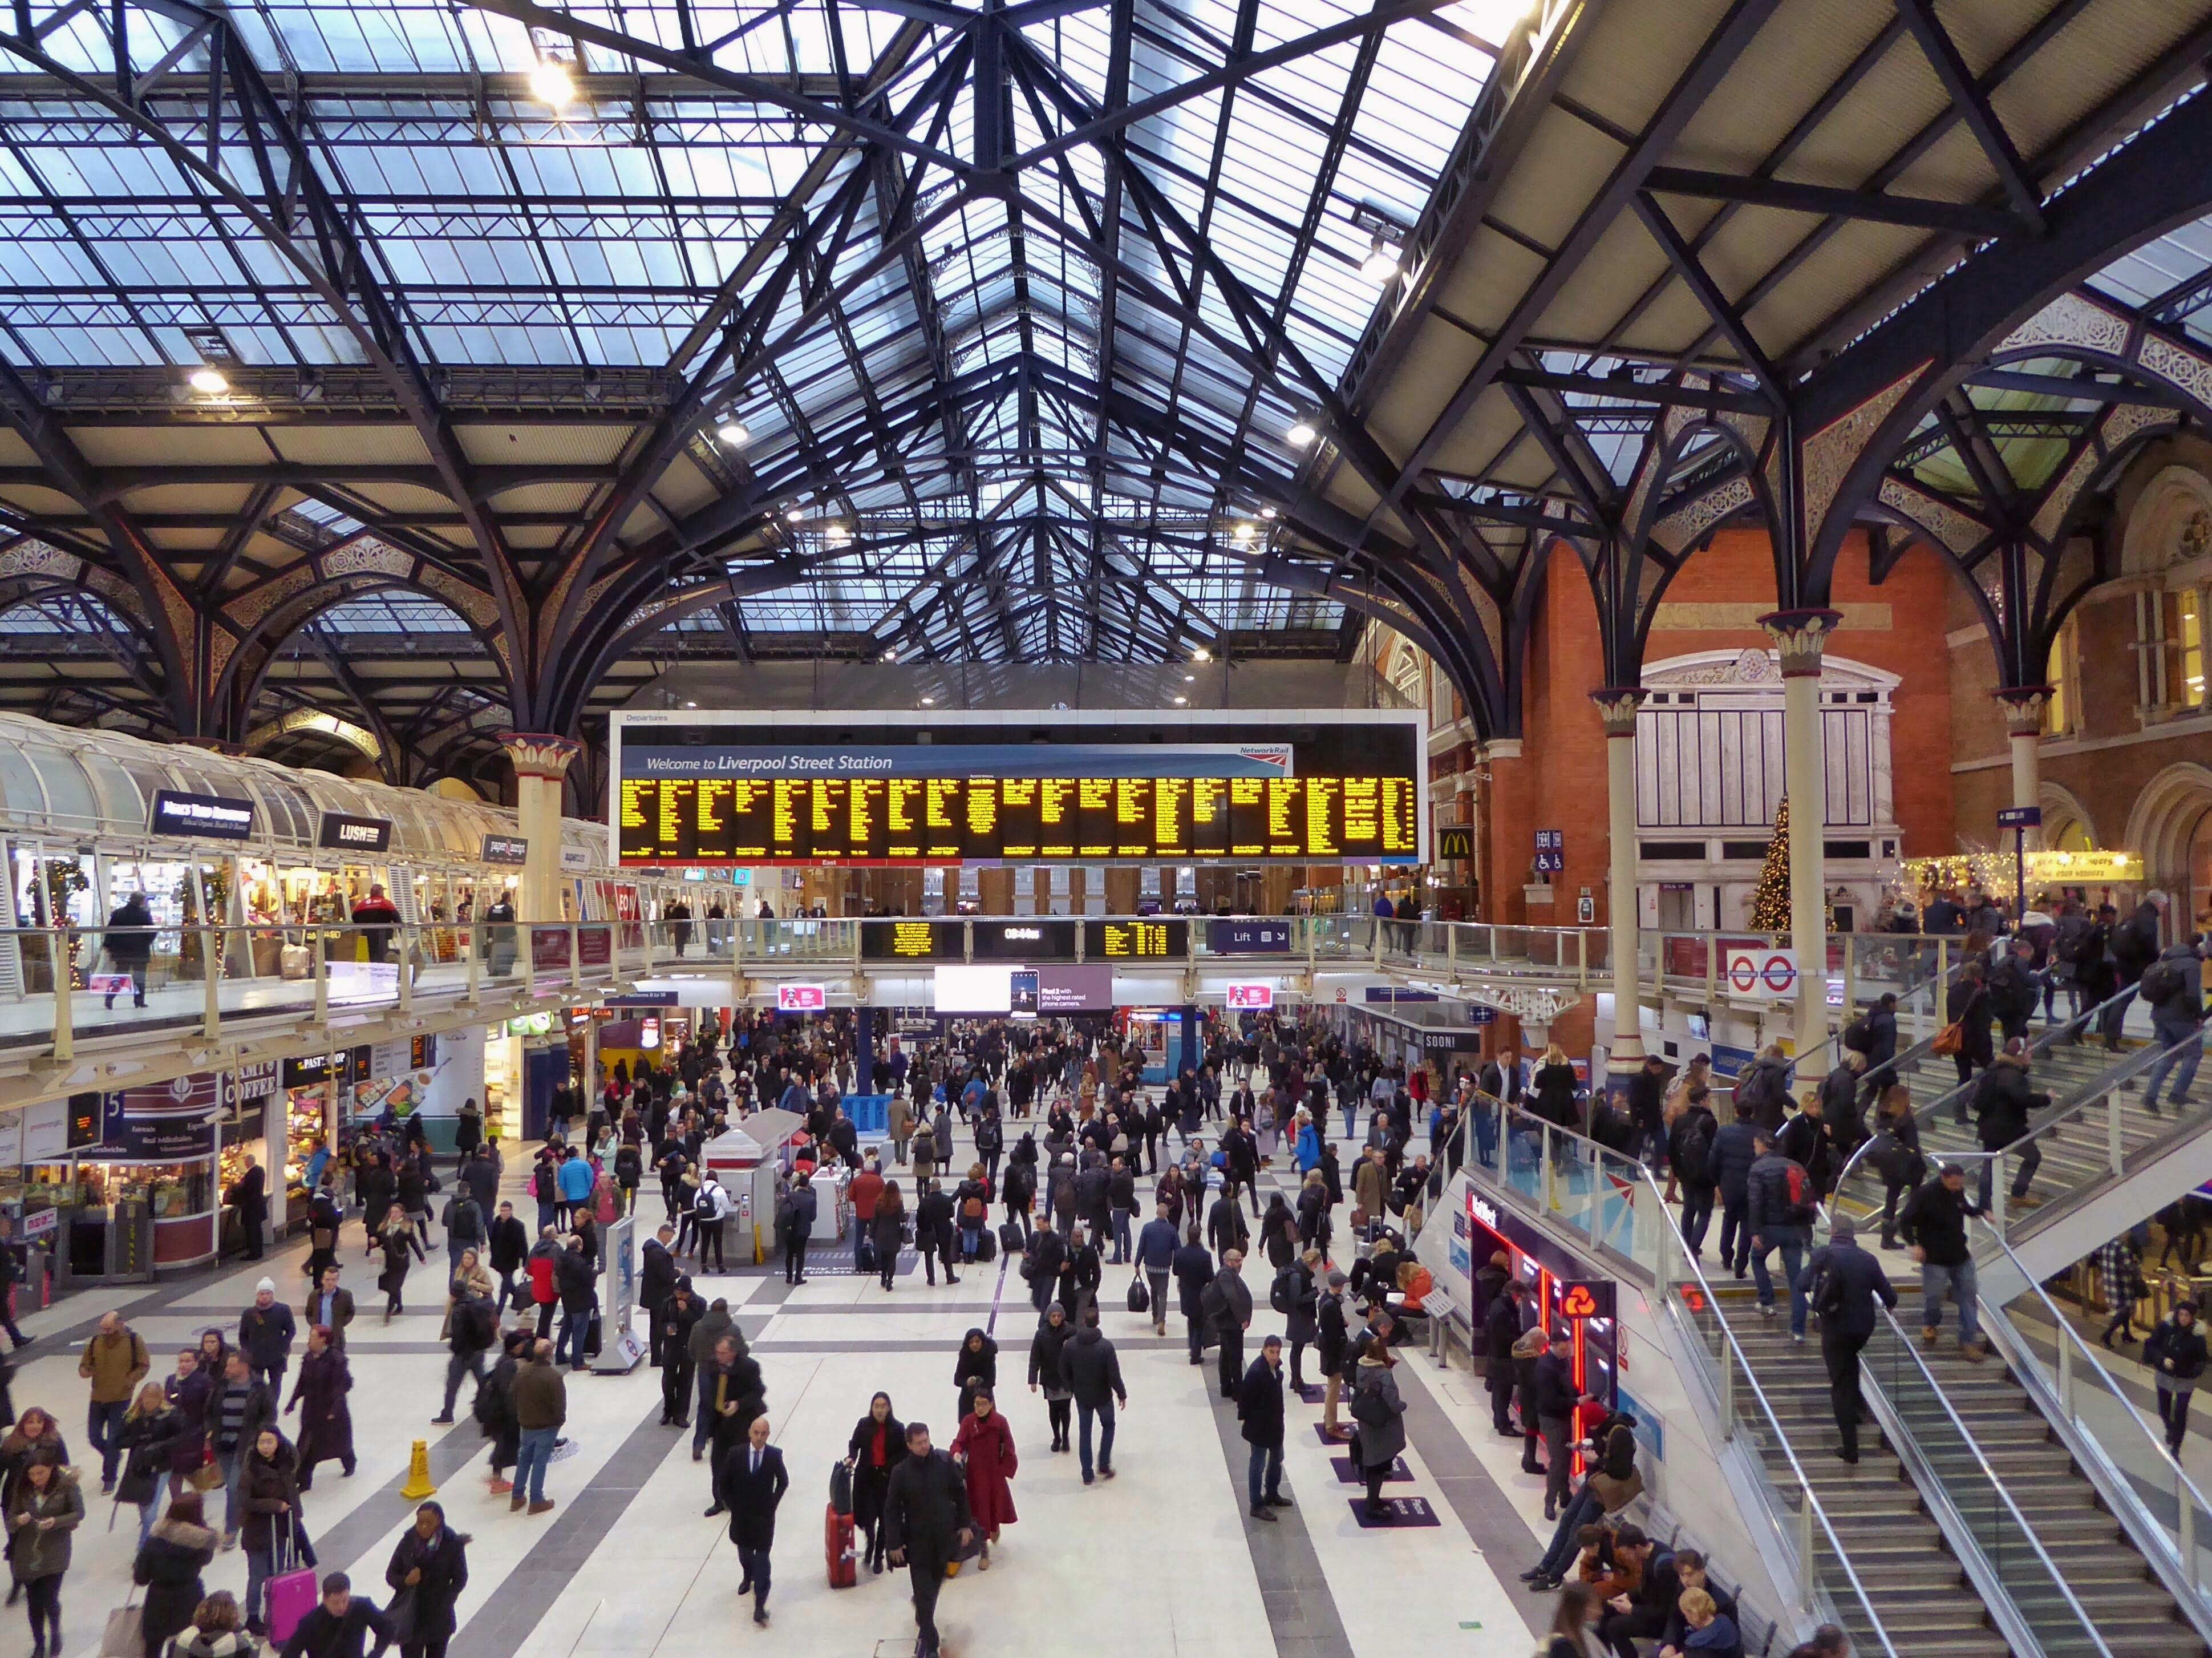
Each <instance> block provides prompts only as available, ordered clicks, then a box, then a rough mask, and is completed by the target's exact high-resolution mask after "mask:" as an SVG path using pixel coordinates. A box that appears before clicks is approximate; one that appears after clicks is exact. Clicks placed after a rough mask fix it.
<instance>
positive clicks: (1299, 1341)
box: [1269, 1249, 1322, 1398]
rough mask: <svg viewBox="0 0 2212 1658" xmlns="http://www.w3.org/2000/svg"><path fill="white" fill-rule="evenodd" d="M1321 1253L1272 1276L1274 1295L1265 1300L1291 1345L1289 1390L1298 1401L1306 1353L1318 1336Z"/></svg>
mask: <svg viewBox="0 0 2212 1658" xmlns="http://www.w3.org/2000/svg"><path fill="white" fill-rule="evenodd" d="M1321 1264H1322V1253H1321V1251H1319V1250H1318V1249H1309V1250H1307V1251H1306V1252H1305V1253H1304V1254H1302V1255H1300V1256H1299V1257H1298V1258H1297V1259H1296V1260H1294V1261H1292V1262H1291V1264H1290V1265H1288V1266H1286V1267H1285V1268H1284V1269H1283V1270H1282V1271H1280V1272H1279V1273H1278V1274H1277V1275H1276V1277H1275V1289H1274V1293H1273V1295H1271V1296H1270V1297H1269V1299H1270V1300H1271V1301H1273V1303H1274V1305H1275V1310H1276V1311H1277V1312H1279V1313H1280V1314H1283V1315H1284V1319H1285V1324H1284V1328H1283V1334H1284V1338H1285V1339H1286V1340H1287V1341H1288V1342H1289V1343H1290V1344H1291V1391H1292V1392H1294V1393H1297V1394H1298V1395H1299V1396H1300V1397H1301V1398H1303V1397H1304V1391H1305V1385H1306V1379H1305V1369H1304V1365H1305V1354H1306V1349H1307V1348H1308V1347H1310V1346H1311V1345H1312V1344H1313V1342H1314V1340H1315V1338H1316V1337H1317V1336H1318V1335H1320V1333H1321V1326H1320V1323H1319V1321H1318V1314H1319V1313H1320V1301H1321Z"/></svg>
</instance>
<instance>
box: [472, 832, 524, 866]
mask: <svg viewBox="0 0 2212 1658" xmlns="http://www.w3.org/2000/svg"><path fill="white" fill-rule="evenodd" d="M482 862H483V863H510V864H517V863H529V862H530V843H529V842H528V841H527V840H526V839H524V838H522V837H521V836H520V835H486V836H485V837H484V838H483V859H482Z"/></svg>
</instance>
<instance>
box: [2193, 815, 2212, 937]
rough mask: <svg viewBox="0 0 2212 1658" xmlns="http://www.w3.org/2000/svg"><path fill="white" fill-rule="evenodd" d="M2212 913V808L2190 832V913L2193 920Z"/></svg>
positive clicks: (2198, 820)
mask: <svg viewBox="0 0 2212 1658" xmlns="http://www.w3.org/2000/svg"><path fill="white" fill-rule="evenodd" d="M2206 911H2212V808H2206V809H2205V810H2204V811H2203V812H2202V813H2199V814H2197V826H2196V827H2195V828H2194V829H2192V830H2191V831H2190V832H2189V913H2190V915H2191V917H2192V918H2194V917H2201V916H2203V914H2204V913H2205V912H2206Z"/></svg>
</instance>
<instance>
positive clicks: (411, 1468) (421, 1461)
mask: <svg viewBox="0 0 2212 1658" xmlns="http://www.w3.org/2000/svg"><path fill="white" fill-rule="evenodd" d="M437 1494H438V1488H437V1487H436V1486H435V1485H433V1484H431V1483H430V1442H429V1441H428V1440H427V1439H418V1440H416V1442H415V1448H414V1450H413V1451H411V1452H410V1453H409V1454H408V1458H407V1483H406V1484H404V1485H402V1486H401V1487H400V1488H399V1495H400V1496H404V1497H405V1498H406V1499H407V1500H408V1501H409V1502H410V1503H420V1502H421V1501H422V1499H423V1498H424V1497H426V1496H436V1495H437Z"/></svg>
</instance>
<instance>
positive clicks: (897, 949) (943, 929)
mask: <svg viewBox="0 0 2212 1658" xmlns="http://www.w3.org/2000/svg"><path fill="white" fill-rule="evenodd" d="M966 949H967V945H966V941H965V939H964V937H963V929H962V926H961V923H959V922H957V921H863V922H862V923H860V959H861V960H863V961H957V960H960V959H961V957H962V956H963V954H965V953H966Z"/></svg>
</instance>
